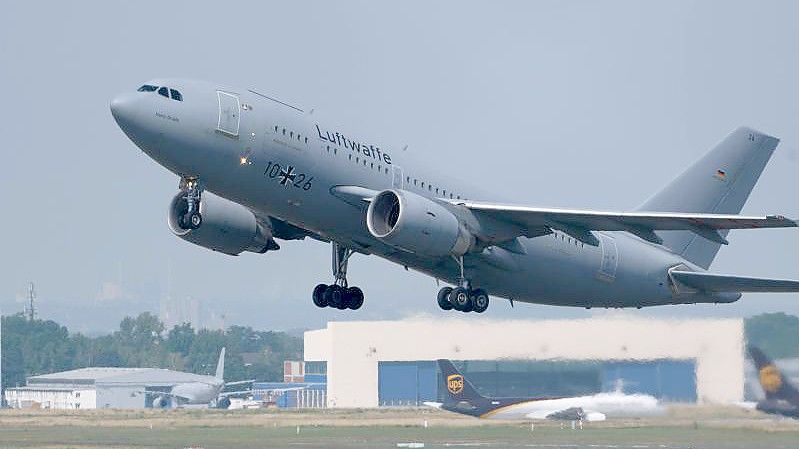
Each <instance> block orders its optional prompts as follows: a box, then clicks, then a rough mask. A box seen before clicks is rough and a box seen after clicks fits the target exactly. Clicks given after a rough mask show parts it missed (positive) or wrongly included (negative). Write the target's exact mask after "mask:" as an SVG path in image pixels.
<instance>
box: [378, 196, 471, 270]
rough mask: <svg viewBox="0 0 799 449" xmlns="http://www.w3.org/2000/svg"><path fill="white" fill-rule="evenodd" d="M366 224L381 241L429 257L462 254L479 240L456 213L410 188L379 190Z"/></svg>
mask: <svg viewBox="0 0 799 449" xmlns="http://www.w3.org/2000/svg"><path fill="white" fill-rule="evenodd" d="M366 226H367V228H368V229H369V232H370V233H371V234H372V235H373V236H374V237H375V238H377V239H379V240H380V241H382V242H384V243H386V244H388V245H391V246H394V247H397V248H400V249H403V250H405V251H409V252H412V253H417V254H421V255H425V256H434V257H435V256H448V255H456V256H461V255H463V254H465V253H466V252H468V251H469V250H470V249H471V248H473V247H474V243H475V238H474V236H473V235H472V234H471V233H469V231H467V230H466V228H465V227H464V226H463V224H462V223H461V222H460V220H458V217H456V216H455V214H453V213H452V212H450V211H449V210H447V209H446V208H445V207H444V206H442V205H441V204H439V203H437V202H435V201H433V200H430V199H428V198H425V197H423V196H420V195H417V194H415V193H412V192H408V191H406V190H384V191H382V192H380V193H378V194H377V195H376V196H375V197H374V198H373V199H372V202H371V204H370V205H369V209H368V211H367V213H366Z"/></svg>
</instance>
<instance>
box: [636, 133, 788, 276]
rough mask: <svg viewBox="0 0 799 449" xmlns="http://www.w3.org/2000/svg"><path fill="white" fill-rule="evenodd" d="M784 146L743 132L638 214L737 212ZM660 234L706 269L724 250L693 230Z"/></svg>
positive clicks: (730, 137)
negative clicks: (720, 250)
mask: <svg viewBox="0 0 799 449" xmlns="http://www.w3.org/2000/svg"><path fill="white" fill-rule="evenodd" d="M778 143H779V139H777V138H775V137H771V136H768V135H766V134H763V133H761V132H758V131H755V130H754V129H751V128H746V127H741V128H738V129H736V130H735V131H733V132H732V133H730V134H729V135H728V136H727V137H725V138H724V140H722V141H721V142H720V143H719V144H718V145H716V146H715V147H714V148H713V149H712V150H710V151H709V152H708V153H707V154H705V155H704V156H703V157H702V158H701V159H699V160H698V161H697V162H696V163H694V164H693V165H692V166H690V167H689V168H688V169H687V170H686V171H684V172H683V173H682V174H681V175H679V176H678V177H677V178H676V179H674V180H673V181H672V182H671V183H669V185H667V186H666V187H665V188H664V189H663V190H661V191H660V192H658V193H657V194H655V196H653V197H652V198H650V199H649V200H647V201H646V202H645V203H644V204H643V205H641V206H640V207H639V208H638V210H640V211H647V212H699V213H714V214H737V213H739V212H741V209H742V208H743V206H744V203H746V200H747V199H748V198H749V194H750V193H751V192H752V188H754V186H755V184H756V183H757V180H758V179H759V178H760V174H761V173H762V172H763V169H764V168H765V167H766V164H767V163H768V161H769V159H770V158H771V155H772V154H773V153H774V149H775V148H777V144H778ZM727 232H728V231H722V234H723V235H724V236H726V235H727ZM658 234H661V236H662V238H663V244H664V245H665V246H666V247H668V248H670V249H671V250H672V251H674V252H676V253H678V254H680V255H682V256H683V257H684V258H686V259H687V260H690V261H691V262H693V263H695V264H697V265H699V266H701V267H703V268H709V267H710V264H711V263H712V262H713V259H714V258H715V257H716V254H717V253H718V251H719V248H721V245H720V244H719V243H715V242H712V241H710V240H707V239H705V238H702V237H699V236H697V235H696V234H694V233H692V232H690V231H658Z"/></svg>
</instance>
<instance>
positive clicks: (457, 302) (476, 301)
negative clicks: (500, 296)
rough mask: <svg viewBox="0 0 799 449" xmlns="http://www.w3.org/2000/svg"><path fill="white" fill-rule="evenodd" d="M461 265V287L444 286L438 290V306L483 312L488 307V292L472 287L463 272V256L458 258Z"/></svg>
mask: <svg viewBox="0 0 799 449" xmlns="http://www.w3.org/2000/svg"><path fill="white" fill-rule="evenodd" d="M456 261H457V262H458V266H459V267H460V271H461V275H460V282H459V283H460V285H461V286H460V287H455V288H452V287H444V288H442V289H441V290H439V291H438V298H437V299H438V306H439V307H441V308H442V309H444V310H452V309H455V310H457V311H459V312H477V313H483V312H485V311H486V309H488V293H486V291H485V290H483V289H482V288H477V289H472V287H471V282H470V281H469V280H468V279H466V277H465V276H464V273H463V271H464V270H463V256H461V257H458V258H456Z"/></svg>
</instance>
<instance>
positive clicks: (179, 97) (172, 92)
mask: <svg viewBox="0 0 799 449" xmlns="http://www.w3.org/2000/svg"><path fill="white" fill-rule="evenodd" d="M169 94H170V95H172V99H173V100H178V101H183V95H181V94H180V92H178V91H176V90H175V89H169Z"/></svg>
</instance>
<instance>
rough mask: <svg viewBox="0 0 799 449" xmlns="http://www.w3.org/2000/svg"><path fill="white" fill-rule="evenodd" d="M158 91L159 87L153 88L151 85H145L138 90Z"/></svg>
mask: <svg viewBox="0 0 799 449" xmlns="http://www.w3.org/2000/svg"><path fill="white" fill-rule="evenodd" d="M156 89H158V87H156V86H151V85H149V84H145V85H144V86H142V87H140V88H138V89H136V90H138V91H139V92H155V91H156Z"/></svg>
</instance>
